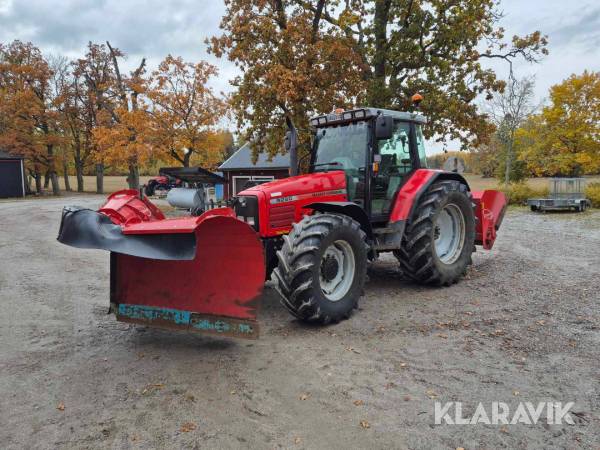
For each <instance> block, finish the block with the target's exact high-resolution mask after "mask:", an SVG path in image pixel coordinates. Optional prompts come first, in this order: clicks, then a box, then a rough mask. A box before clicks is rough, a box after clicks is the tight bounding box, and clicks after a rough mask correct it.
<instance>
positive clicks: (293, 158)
mask: <svg viewBox="0 0 600 450" xmlns="http://www.w3.org/2000/svg"><path fill="white" fill-rule="evenodd" d="M285 123H286V124H287V127H288V131H287V132H286V133H285V141H284V147H285V149H286V150H287V151H288V152H289V153H290V176H291V177H293V176H296V175H298V132H297V131H296V127H295V126H294V122H292V119H291V118H290V117H289V116H285Z"/></svg>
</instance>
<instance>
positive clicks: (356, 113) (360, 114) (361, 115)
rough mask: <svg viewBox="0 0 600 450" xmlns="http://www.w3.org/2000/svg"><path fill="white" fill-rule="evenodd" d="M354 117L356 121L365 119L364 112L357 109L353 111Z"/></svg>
mask: <svg viewBox="0 0 600 450" xmlns="http://www.w3.org/2000/svg"><path fill="white" fill-rule="evenodd" d="M354 117H356V118H357V119H364V118H365V117H366V114H365V110H364V109H359V110H358V111H354Z"/></svg>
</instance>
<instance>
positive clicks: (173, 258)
mask: <svg viewBox="0 0 600 450" xmlns="http://www.w3.org/2000/svg"><path fill="white" fill-rule="evenodd" d="M425 123H426V119H425V118H424V117H423V116H421V115H419V114H413V113H406V112H397V111H390V110H384V109H377V108H360V109H354V110H351V111H341V112H336V113H333V114H328V115H322V116H318V117H315V118H313V119H312V120H311V126H312V127H313V129H314V139H313V146H312V151H311V159H310V167H309V170H308V173H307V174H304V175H297V176H292V177H290V178H286V179H281V180H276V181H273V182H270V183H265V184H262V185H259V186H254V187H251V188H249V189H246V190H244V191H242V192H240V193H239V194H238V196H237V197H236V198H235V201H234V204H233V206H232V207H231V208H217V209H213V210H210V211H207V212H205V213H204V214H202V215H201V216H199V217H184V218H175V219H166V218H165V217H164V216H163V215H162V213H161V212H160V211H159V210H158V208H156V207H155V206H154V205H152V203H150V201H149V200H148V199H147V198H145V197H143V196H142V197H140V196H139V195H138V193H137V192H136V191H121V192H118V193H116V194H113V195H112V196H111V197H110V198H109V200H108V202H107V203H106V204H105V205H104V206H103V207H102V208H101V209H100V210H99V211H98V212H95V211H90V210H82V209H76V208H72V207H71V208H65V210H64V212H63V219H62V224H61V230H60V233H59V241H61V242H63V243H65V244H68V245H72V246H75V247H83V248H102V249H106V250H109V251H110V252H111V310H112V311H113V312H115V314H116V315H117V318H118V319H119V320H124V321H129V322H134V323H144V324H152V325H157V326H167V327H172V328H184V329H189V330H196V331H203V332H209V333H213V334H226V335H233V336H242V337H256V336H257V334H258V325H257V322H256V314H257V304H258V300H259V298H260V295H261V292H262V288H263V284H264V280H265V279H268V278H270V277H271V276H272V279H273V281H274V282H275V283H274V284H275V288H276V289H277V291H278V292H279V294H280V296H281V302H282V304H283V305H284V306H285V307H286V308H287V309H288V310H289V311H290V312H291V313H292V314H293V315H294V316H295V317H297V318H298V319H300V320H303V321H308V322H317V323H322V324H326V323H330V322H337V321H339V320H342V319H345V318H347V317H349V316H350V315H351V314H352V312H353V310H354V309H355V308H356V307H357V304H358V301H359V299H360V297H361V295H362V292H363V286H364V283H365V278H366V272H367V264H368V262H369V261H373V260H375V259H376V258H377V257H378V256H379V254H381V253H383V252H393V254H394V255H395V256H396V258H397V259H398V262H399V265H400V267H401V269H402V271H403V273H404V274H405V275H406V276H407V277H409V278H411V279H412V280H414V281H415V282H418V283H423V284H428V285H434V286H441V285H444V286H447V285H450V284H452V283H456V282H457V281H458V280H459V279H460V278H461V277H462V276H463V274H464V273H465V271H466V270H467V267H468V266H469V264H471V254H472V253H473V252H474V251H475V246H476V245H481V246H483V248H485V249H490V248H491V247H492V245H493V243H494V240H495V238H496V231H497V229H498V227H499V226H500V222H501V221H502V217H503V215H504V211H505V208H506V199H505V197H504V195H503V194H502V193H500V192H497V191H483V192H471V191H470V188H469V185H468V183H467V181H466V180H465V179H464V178H463V177H462V176H461V175H459V174H457V173H451V172H444V171H439V170H430V169H427V161H426V157H425V146H424V145H425V140H424V138H423V133H422V126H424V125H425ZM288 126H289V127H290V131H288V134H287V136H286V148H287V150H288V151H290V155H291V161H292V168H296V167H297V157H296V132H295V129H294V127H293V125H292V124H291V123H288Z"/></svg>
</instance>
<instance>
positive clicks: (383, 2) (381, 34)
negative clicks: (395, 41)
mask: <svg viewBox="0 0 600 450" xmlns="http://www.w3.org/2000/svg"><path fill="white" fill-rule="evenodd" d="M390 7H391V0H376V1H375V16H374V18H373V26H374V34H375V54H374V55H373V81H372V83H371V86H370V88H369V91H370V92H369V97H370V99H369V102H368V103H369V104H370V105H373V106H374V107H376V108H383V107H387V106H389V105H388V103H389V102H388V93H387V84H386V64H385V62H386V59H387V45H388V43H387V25H388V19H389V15H390V14H389V13H390Z"/></svg>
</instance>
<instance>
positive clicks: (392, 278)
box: [0, 195, 600, 449]
mask: <svg viewBox="0 0 600 450" xmlns="http://www.w3.org/2000/svg"><path fill="white" fill-rule="evenodd" d="M101 201H102V199H101V198H100V197H98V196H92V195H89V196H78V197H77V198H68V199H67V198H61V199H44V200H24V201H3V202H0V261H1V263H0V299H1V302H2V303H1V304H2V307H3V312H2V314H1V315H0V325H1V328H0V339H1V343H2V346H1V350H0V401H1V403H0V423H1V424H2V426H1V427H0V442H2V444H1V446H2V447H3V448H28V449H29V448H118V449H120V448H167V447H168V448H196V447H198V448H200V447H205V448H265V449H267V448H268V449H271V448H344V449H346V448H410V449H417V448H423V449H431V448H450V449H455V448H457V447H464V448H467V449H472V448H511V449H512V448H550V447H552V448H573V449H578V448H595V449H598V448H600V362H599V361H600V333H599V329H600V305H599V300H600V296H599V294H598V289H599V287H598V281H599V276H598V275H599V271H600V269H599V268H600V251H599V250H600V212H598V211H591V212H586V213H585V214H545V215H535V214H533V213H530V212H528V211H525V210H521V209H518V210H517V209H515V210H510V211H509V213H508V214H507V217H506V219H505V221H504V224H503V226H502V228H501V230H500V236H499V238H498V241H497V243H496V246H495V247H494V249H493V251H491V252H483V251H480V252H478V253H476V254H475V255H474V264H473V267H472V269H471V270H470V271H469V273H468V275H467V277H466V279H465V280H463V281H462V282H460V283H459V284H457V285H455V286H452V287H450V288H444V289H431V288H422V287H419V286H415V285H412V284H409V283H407V282H405V281H403V280H402V279H401V278H400V276H399V274H398V273H397V270H396V264H394V261H393V260H392V259H390V258H384V259H383V260H381V261H379V262H378V263H376V264H374V265H373V266H372V267H371V269H370V271H369V276H370V280H369V282H368V285H367V287H366V295H365V297H364V298H363V299H362V300H361V306H360V309H359V311H357V312H356V314H355V315H354V316H353V317H352V318H351V319H350V320H348V321H345V322H343V323H340V324H338V325H334V326H329V327H309V326H306V325H302V324H301V323H298V322H297V321H295V320H293V318H292V317H291V316H290V315H289V314H288V313H287V312H286V311H285V310H284V309H283V308H282V307H280V305H279V303H278V300H277V297H276V294H275V293H274V291H273V290H272V289H270V288H267V289H266V290H265V294H264V300H263V307H262V310H261V313H260V317H259V320H260V323H261V327H262V337H261V338H260V339H259V340H258V341H243V340H234V339H218V338H214V337H206V336H199V335H193V334H187V333H178V332H170V331H161V330H156V329H151V328H143V327H136V326H131V325H127V324H123V323H118V322H116V321H115V319H114V317H113V316H112V315H107V314H106V313H107V309H108V282H109V281H108V253H106V252H102V251H91V250H90V251H86V250H77V249H73V248H70V247H66V246H63V245H60V244H59V243H57V242H56V240H55V238H56V234H57V230H58V224H59V220H60V210H61V207H62V205H63V204H66V203H75V204H80V205H83V206H89V207H92V208H96V207H97V206H98V205H99V204H100V202H101ZM436 401H440V402H442V403H445V402H450V401H456V402H459V401H460V402H462V403H463V415H464V416H471V415H472V414H473V412H474V411H475V408H476V406H477V404H478V403H479V402H482V403H483V405H484V406H485V408H486V410H487V411H488V413H489V411H491V402H493V401H501V402H506V403H507V404H508V405H509V406H510V407H511V411H512V410H513V408H516V406H517V404H518V402H520V401H530V402H532V403H534V404H537V402H540V401H561V402H569V401H573V402H575V405H574V406H573V408H572V409H571V411H572V412H574V413H576V414H573V418H574V420H575V424H574V425H566V424H563V425H547V424H545V423H543V424H542V423H538V424H536V425H524V424H517V425H504V426H503V425H483V424H477V425H448V424H442V425H435V424H434V403H435V402H436Z"/></svg>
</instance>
